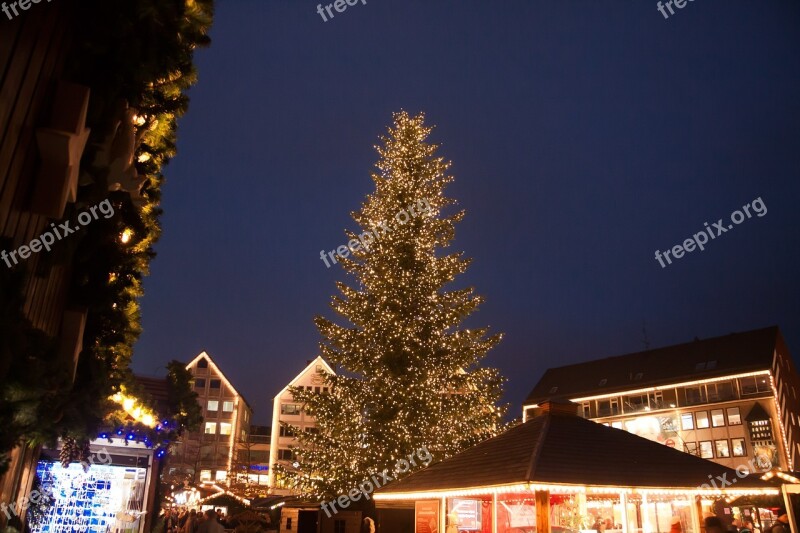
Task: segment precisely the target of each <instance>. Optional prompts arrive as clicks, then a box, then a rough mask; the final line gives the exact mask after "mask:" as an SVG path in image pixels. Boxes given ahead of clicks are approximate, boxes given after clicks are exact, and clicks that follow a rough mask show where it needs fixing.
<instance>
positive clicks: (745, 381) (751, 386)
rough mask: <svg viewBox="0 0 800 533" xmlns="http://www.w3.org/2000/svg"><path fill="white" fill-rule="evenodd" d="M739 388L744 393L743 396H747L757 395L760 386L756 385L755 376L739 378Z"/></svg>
mask: <svg viewBox="0 0 800 533" xmlns="http://www.w3.org/2000/svg"><path fill="white" fill-rule="evenodd" d="M739 388H740V389H741V391H742V396H744V395H747V394H757V393H758V386H757V385H756V378H755V377H754V376H749V377H746V378H739Z"/></svg>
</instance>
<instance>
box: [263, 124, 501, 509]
mask: <svg viewBox="0 0 800 533" xmlns="http://www.w3.org/2000/svg"><path fill="white" fill-rule="evenodd" d="M431 130H432V128H431V127H430V126H426V125H425V124H424V115H423V114H419V115H417V116H413V117H412V116H410V115H409V114H407V113H406V112H400V113H396V114H395V115H394V121H393V125H392V126H391V127H390V128H389V130H388V134H387V135H386V136H385V137H383V138H382V139H381V141H382V143H381V145H380V146H376V150H377V152H378V154H379V156H380V157H379V160H378V162H377V164H376V167H377V172H375V173H373V174H372V180H373V182H374V184H375V190H374V192H372V193H371V194H369V195H368V196H367V198H366V200H365V201H364V202H363V203H362V206H361V209H360V210H359V211H357V212H354V213H353V219H354V220H355V222H356V223H357V224H358V225H359V226H360V228H361V231H359V232H352V231H346V232H345V233H346V235H347V237H348V239H349V240H350V239H354V238H356V237H357V235H358V234H359V233H362V232H363V231H366V230H368V229H370V228H373V227H374V226H375V225H376V224H379V223H380V222H381V221H387V220H394V219H395V216H396V214H397V213H399V212H400V211H402V210H404V209H405V208H407V207H408V206H410V205H411V206H416V205H420V204H421V203H423V202H425V203H427V206H429V209H426V210H425V213H424V215H418V216H416V217H413V218H411V219H410V220H407V221H406V222H405V223H403V224H396V225H395V227H394V228H393V231H391V232H389V233H386V234H384V235H383V236H382V238H381V239H379V240H376V241H375V243H373V244H372V245H371V246H370V248H369V250H368V251H365V250H363V249H360V250H355V251H354V252H353V253H352V255H351V256H350V257H347V258H342V259H341V261H340V262H341V264H342V266H343V268H344V270H345V272H347V273H348V274H349V275H350V276H351V277H352V278H353V280H354V281H355V283H354V284H353V285H352V286H351V285H347V284H345V283H338V284H337V288H338V289H339V291H340V293H341V294H340V295H337V296H334V297H333V299H332V302H331V307H332V308H333V310H334V311H335V312H336V313H337V315H338V316H339V318H338V319H337V320H336V321H334V320H329V319H327V318H322V317H317V318H316V320H315V322H316V325H317V328H318V329H319V331H320V333H321V335H322V337H323V341H322V343H321V345H320V349H321V355H322V356H323V357H324V358H325V359H326V360H328V361H329V362H332V363H333V364H334V365H336V366H337V367H338V370H340V371H339V372H338V373H337V374H336V375H327V374H324V375H323V376H322V377H323V379H324V380H325V381H326V384H327V385H328V387H329V391H330V392H328V393H326V394H316V393H313V392H311V391H305V390H301V389H298V388H293V389H292V394H293V395H294V397H295V399H296V400H297V401H299V402H301V403H303V404H305V406H304V410H305V411H306V412H307V413H308V414H309V415H311V416H314V417H316V421H317V422H316V423H317V427H318V430H319V431H318V432H314V433H311V432H303V431H299V430H297V431H296V434H297V436H298V437H297V438H298V441H299V446H298V447H297V448H296V450H295V451H296V452H297V460H296V463H295V464H294V465H286V466H283V467H279V468H278V471H279V472H278V473H279V475H280V476H281V477H282V478H283V479H285V480H286V481H287V483H288V484H289V485H290V486H291V487H292V488H294V489H295V490H297V491H299V492H300V493H301V494H302V495H304V496H310V497H317V498H328V497H332V496H335V495H337V494H343V493H346V492H347V491H348V490H350V489H351V488H352V487H355V486H358V483H359V482H361V481H362V480H364V479H366V478H368V477H369V475H371V474H373V473H375V472H380V471H382V470H383V469H389V470H393V469H394V466H395V464H396V463H397V461H398V458H404V457H407V456H408V455H409V454H410V453H411V452H413V450H415V449H418V448H420V447H422V446H425V447H426V448H427V449H428V450H430V452H431V453H432V454H433V455H434V457H435V459H436V460H438V459H442V458H444V457H448V456H451V455H454V454H455V453H458V452H459V451H461V450H463V449H465V448H467V447H469V446H471V445H473V444H475V443H477V442H479V441H481V440H483V439H485V438H488V437H490V436H493V435H495V434H497V433H498V432H499V431H501V430H502V417H503V414H504V411H505V408H504V407H498V406H497V402H498V401H499V398H500V395H501V392H502V382H503V380H502V378H501V377H500V375H499V373H498V372H497V371H496V370H495V369H490V368H483V367H480V366H479V363H480V361H481V360H482V359H483V358H484V357H485V356H486V353H487V352H488V351H489V350H490V349H491V348H493V347H494V346H495V345H496V344H497V343H498V342H499V341H500V339H501V336H500V335H489V333H488V328H478V329H472V328H471V329H460V325H461V323H462V322H463V320H464V319H465V318H466V317H467V316H469V315H470V314H471V313H472V312H473V311H475V310H476V309H477V307H478V306H479V305H480V303H481V302H482V298H480V297H479V296H476V295H475V294H474V291H473V289H472V288H462V289H456V290H446V286H447V285H448V284H449V283H450V282H452V281H453V280H454V279H455V278H456V277H457V276H458V275H459V274H463V273H464V272H465V271H466V269H467V267H468V265H469V263H470V260H469V259H467V258H465V257H464V255H463V254H462V253H458V252H453V253H449V254H442V253H441V250H442V249H445V248H447V247H448V246H449V244H450V243H451V241H452V240H453V238H454V236H455V225H456V223H457V222H459V221H460V220H462V218H463V217H464V211H456V212H455V213H452V214H447V213H446V211H448V210H449V209H450V208H452V207H453V206H455V204H456V202H455V201H454V200H452V199H450V198H447V197H445V196H444V188H445V187H446V186H447V185H448V184H449V183H450V182H452V181H453V177H452V176H450V175H448V174H447V170H448V168H449V167H450V163H449V162H446V161H445V160H444V159H443V158H442V157H440V156H437V155H436V150H437V146H436V145H433V144H429V143H428V142H426V139H427V138H428V136H429V134H430V132H431ZM420 211H421V210H420ZM420 466H421V465H417V466H416V467H413V466H412V467H411V469H410V471H413V470H415V469H416V468H419V467H420Z"/></svg>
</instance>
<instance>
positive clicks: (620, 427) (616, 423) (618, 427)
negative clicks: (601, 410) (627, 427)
mask: <svg viewBox="0 0 800 533" xmlns="http://www.w3.org/2000/svg"><path fill="white" fill-rule="evenodd" d="M611 427H612V428H617V429H622V422H611Z"/></svg>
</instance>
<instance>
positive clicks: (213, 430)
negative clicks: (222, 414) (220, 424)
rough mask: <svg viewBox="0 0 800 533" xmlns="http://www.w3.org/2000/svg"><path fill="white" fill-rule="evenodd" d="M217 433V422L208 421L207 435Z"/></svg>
mask: <svg viewBox="0 0 800 533" xmlns="http://www.w3.org/2000/svg"><path fill="white" fill-rule="evenodd" d="M216 433H217V423H216V422H206V435H216Z"/></svg>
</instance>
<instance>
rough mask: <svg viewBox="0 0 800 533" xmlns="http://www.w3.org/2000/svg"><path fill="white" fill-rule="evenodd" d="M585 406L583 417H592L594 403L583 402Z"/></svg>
mask: <svg viewBox="0 0 800 533" xmlns="http://www.w3.org/2000/svg"><path fill="white" fill-rule="evenodd" d="M581 407H582V408H583V418H591V417H592V404H591V403H589V402H583V403H582V404H581Z"/></svg>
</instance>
